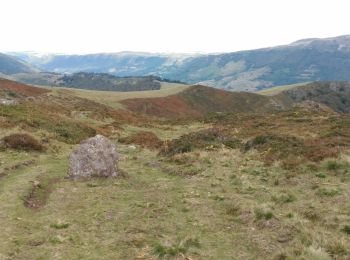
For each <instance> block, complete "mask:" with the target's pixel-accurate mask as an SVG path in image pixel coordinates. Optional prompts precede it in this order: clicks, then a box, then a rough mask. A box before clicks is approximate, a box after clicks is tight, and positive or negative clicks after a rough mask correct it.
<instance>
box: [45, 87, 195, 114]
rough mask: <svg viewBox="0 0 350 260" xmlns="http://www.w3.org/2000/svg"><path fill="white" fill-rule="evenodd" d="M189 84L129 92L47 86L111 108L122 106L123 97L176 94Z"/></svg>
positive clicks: (55, 93)
mask: <svg viewBox="0 0 350 260" xmlns="http://www.w3.org/2000/svg"><path fill="white" fill-rule="evenodd" d="M188 87H189V86H188V85H184V84H178V83H166V82H163V83H162V84H161V89H160V90H147V91H130V92H116V91H97V90H85V89H75V88H74V89H73V88H62V87H53V88H51V87H47V88H49V89H50V90H52V91H53V95H59V94H60V93H64V94H68V95H72V96H76V97H80V98H86V99H89V100H92V101H95V102H98V103H101V104H103V105H107V106H110V107H112V108H122V107H123V106H122V105H121V104H120V103H119V102H120V101H122V100H125V99H131V98H155V97H166V96H169V95H174V94H177V93H179V92H181V91H184V90H185V89H187V88H188Z"/></svg>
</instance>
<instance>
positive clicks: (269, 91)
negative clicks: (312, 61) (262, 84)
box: [257, 82, 310, 96]
mask: <svg viewBox="0 0 350 260" xmlns="http://www.w3.org/2000/svg"><path fill="white" fill-rule="evenodd" d="M308 83H310V82H303V83H297V84H291V85H284V86H276V87H272V88H268V89H264V90H261V91H258V92H257V93H259V94H262V95H266V96H273V95H277V94H279V93H281V92H283V91H285V90H289V89H293V88H297V87H300V86H305V85H306V84H308Z"/></svg>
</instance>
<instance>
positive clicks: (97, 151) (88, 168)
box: [68, 135, 118, 179]
mask: <svg viewBox="0 0 350 260" xmlns="http://www.w3.org/2000/svg"><path fill="white" fill-rule="evenodd" d="M117 162H118V153H117V148H116V145H115V144H114V143H112V142H111V141H110V140H109V139H107V138H106V137H104V136H102V135H96V136H95V137H92V138H89V139H86V140H85V141H83V142H82V143H81V144H80V145H78V146H77V147H76V148H75V149H74V150H73V151H72V152H71V154H70V155H69V170H68V176H69V177H70V178H72V179H77V178H90V177H116V176H117V174H118V168H117Z"/></svg>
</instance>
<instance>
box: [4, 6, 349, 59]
mask: <svg viewBox="0 0 350 260" xmlns="http://www.w3.org/2000/svg"><path fill="white" fill-rule="evenodd" d="M349 14H350V1H349V0H343V1H341V0H330V1H328V0H114V1H113V0H0V29H1V30H0V33H1V34H0V35H1V37H0V51H2V52H4V51H38V52H56V53H57V52H58V53H96V52H118V51H147V52H187V53H188V52H191V53H192V52H229V51H237V50H244V49H253V48H259V47H268V46H274V45H280V44H287V43H290V42H292V41H295V40H298V39H302V38H310V37H330V36H337V35H342V34H350V26H349V25H350V15H349Z"/></svg>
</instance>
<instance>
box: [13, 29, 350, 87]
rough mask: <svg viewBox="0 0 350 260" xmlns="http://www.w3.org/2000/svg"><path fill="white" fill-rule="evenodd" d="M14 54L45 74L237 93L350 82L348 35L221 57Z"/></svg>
mask: <svg viewBox="0 0 350 260" xmlns="http://www.w3.org/2000/svg"><path fill="white" fill-rule="evenodd" d="M13 55H17V56H18V57H20V58H21V59H23V60H25V61H27V62H31V63H32V64H34V65H35V66H37V67H39V68H40V69H42V70H44V71H51V72H59V73H62V72H69V73H74V72H79V71H85V72H98V73H110V74H113V75H116V76H145V75H156V76H160V77H163V78H168V79H172V80H180V81H182V82H188V83H191V84H195V83H200V84H202V85H207V86H213V87H217V88H222V89H226V90H233V91H257V90H261V89H266V88H269V87H272V86H279V85H287V84H294V83H300V82H311V81H334V80H337V81H346V80H350V74H349V73H348V72H349V69H350V36H339V37H334V38H327V39H304V40H300V41H297V42H294V43H291V44H289V45H284V46H277V47H271V48H264V49H257V50H248V51H239V52H232V53H222V54H201V55H188V54H187V55H185V54H176V55H170V54H157V53H153V54H151V53H132V52H122V53H113V54H108V53H103V54H89V55H53V54H52V55H43V56H37V55H33V54H28V53H27V54H26V53H13Z"/></svg>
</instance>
